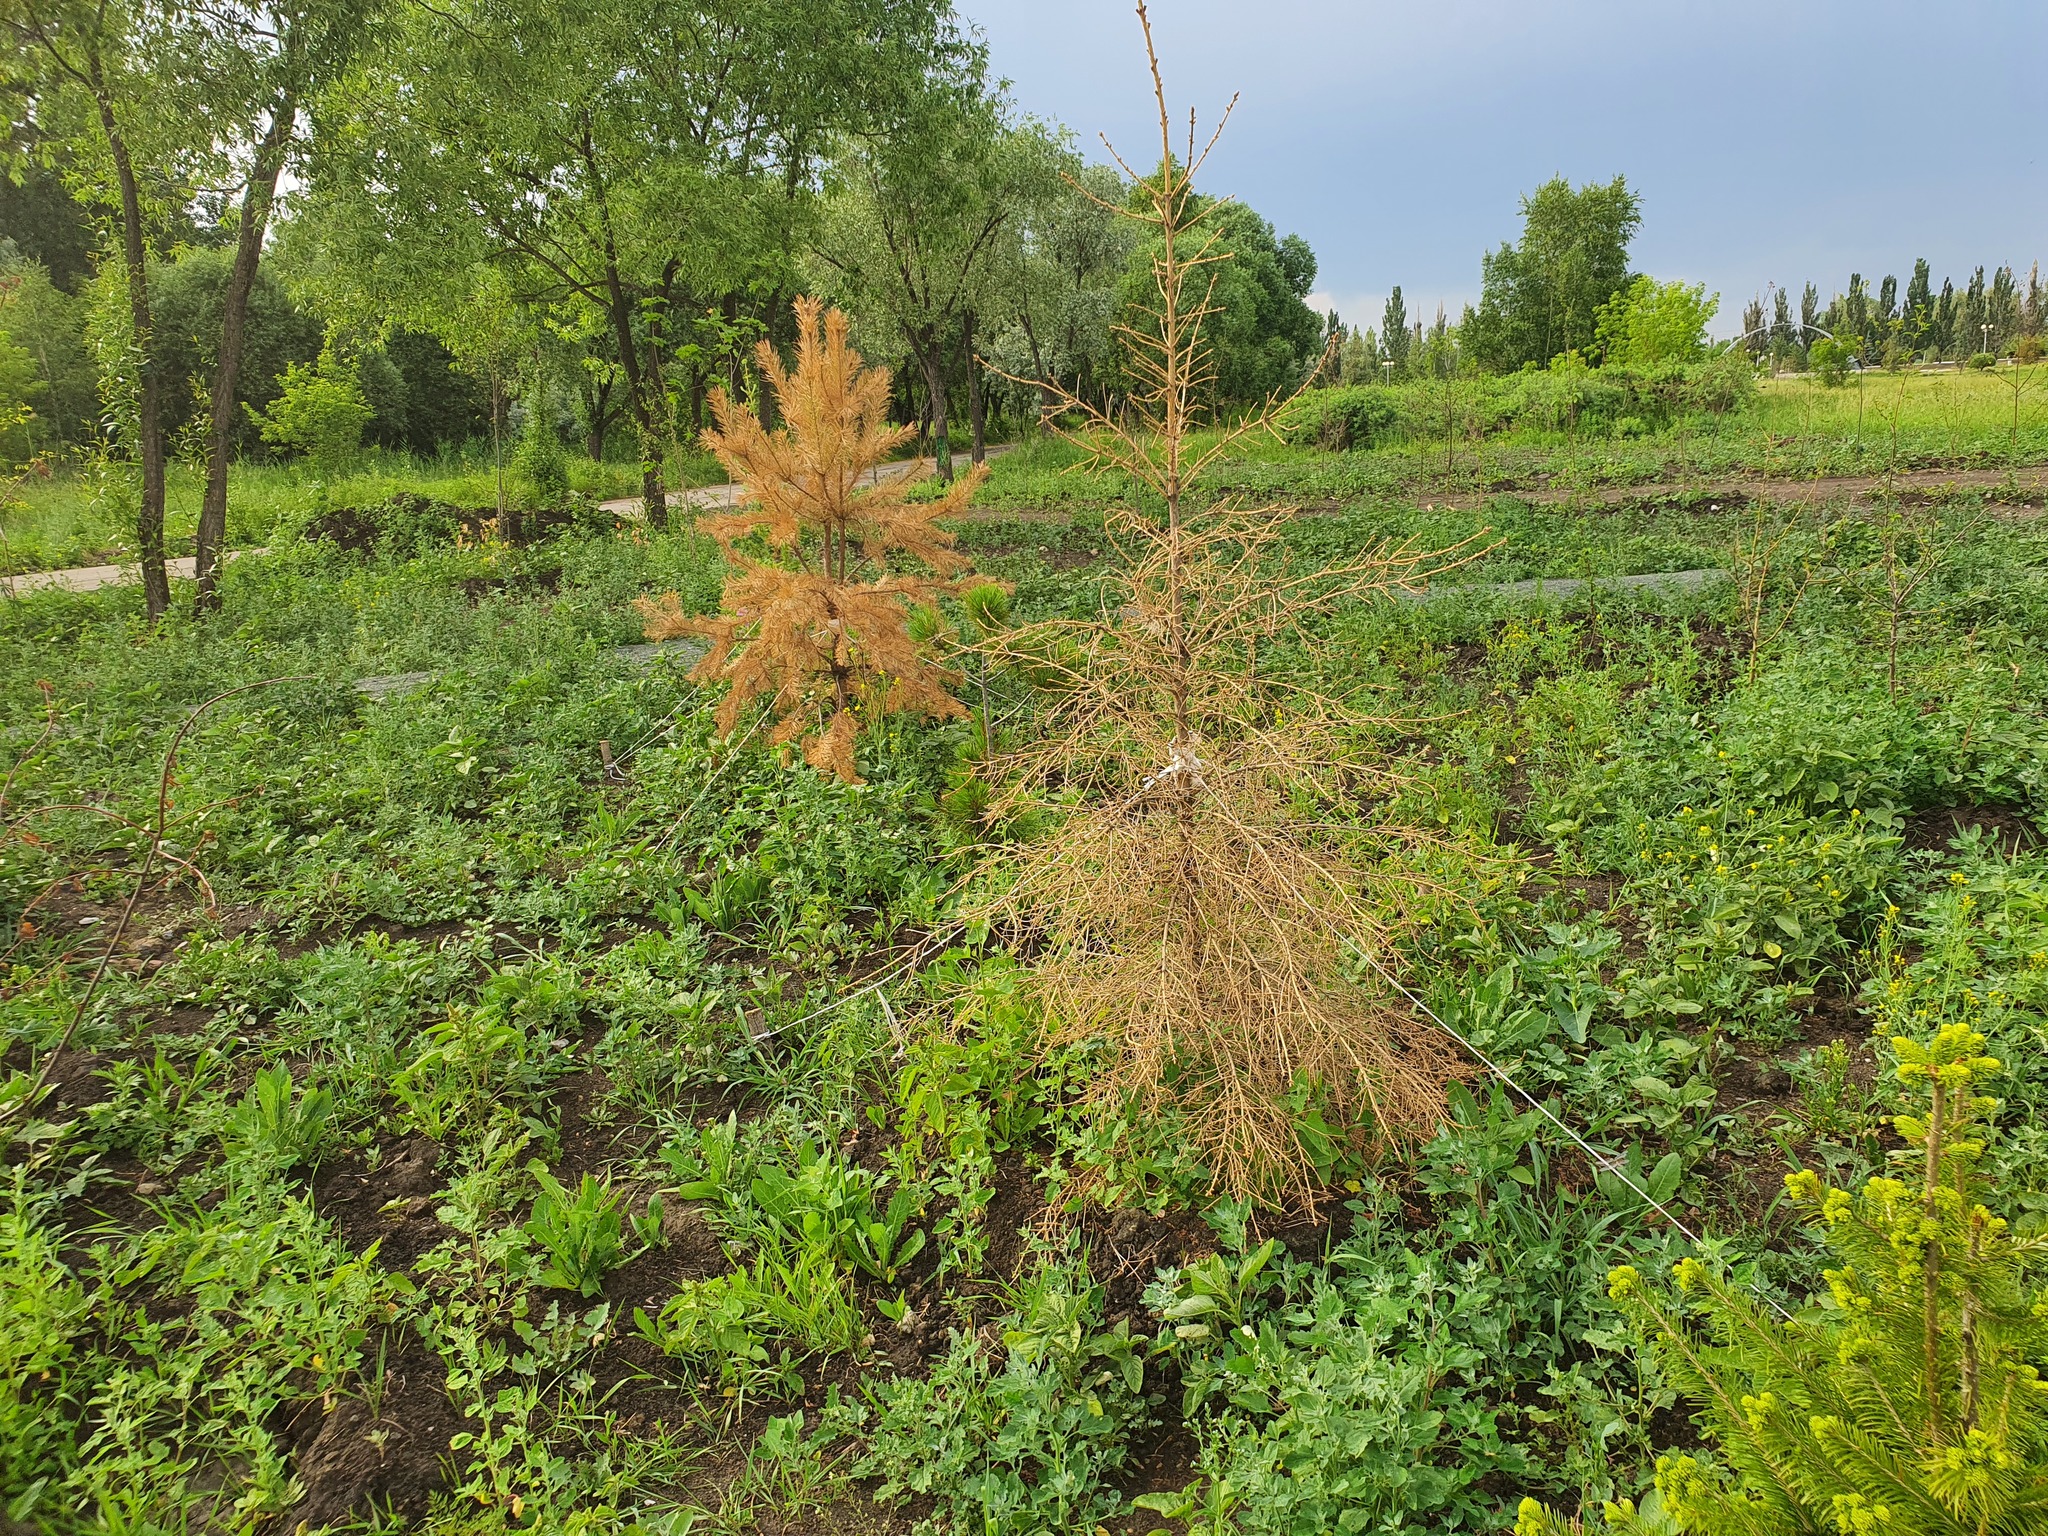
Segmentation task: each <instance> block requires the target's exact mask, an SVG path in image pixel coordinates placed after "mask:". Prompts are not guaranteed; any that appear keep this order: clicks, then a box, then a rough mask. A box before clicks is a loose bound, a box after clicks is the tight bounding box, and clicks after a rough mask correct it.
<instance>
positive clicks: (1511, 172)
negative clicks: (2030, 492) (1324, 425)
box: [956, 0, 2048, 334]
mask: <svg viewBox="0 0 2048 1536" xmlns="http://www.w3.org/2000/svg"><path fill="white" fill-rule="evenodd" d="M956 3H957V5H958V7H959V9H960V10H961V12H962V13H963V14H965V15H966V16H967V17H969V18H970V19H971V20H972V21H974V22H975V23H977V24H978V25H979V26H980V27H981V28H982V30H983V32H984V33H985V34H986V36H987V39H988V42H989V47H990V53H991V56H992V62H993V67H994V70H995V72H996V73H997V74H998V75H1000V76H1002V77H1004V78H1006V79H1008V80H1009V81H1011V82H1012V85H1013V88H1014V94H1015V98H1016V102H1017V105H1018V106H1019V107H1020V108H1021V109H1022V110H1024V111H1026V112H1030V113H1034V114H1036V115H1039V116H1042V117H1050V118H1055V119H1057V120H1059V121H1060V122H1063V123H1065V124H1066V125H1067V126H1068V127H1070V128H1072V129H1073V130H1074V131H1075V133H1076V136H1077V138H1078V139H1079V140H1080V142H1081V145H1082V147H1083V149H1084V150H1088V151H1092V153H1093V155H1094V157H1095V158H1101V157H1102V148H1101V142H1100V140H1099V139H1098V138H1097V135H1098V134H1100V133H1107V134H1108V135H1109V136H1110V139H1111V140H1112V142H1114V143H1115V144H1116V145H1117V147H1118V148H1119V149H1120V150H1123V151H1124V153H1125V157H1126V158H1127V159H1131V157H1132V156H1133V155H1137V156H1143V157H1144V159H1145V160H1146V161H1148V162H1149V161H1152V160H1156V157H1157V148H1156V146H1157V142H1158V139H1157V134H1158V130H1157V128H1156V126H1154V125H1153V120H1152V119H1150V118H1149V117H1148V114H1149V113H1150V112H1151V99H1150V94H1149V89H1148V81H1147V79H1146V77H1145V73H1144V53H1143V48H1142V43H1141V39H1140V35H1139V31H1138V24H1137V19H1136V17H1135V15H1134V14H1133V13H1132V10H1131V6H1130V5H1129V4H1128V3H1127V0H956ZM1151 12H1152V25H1153V30H1154V33H1155V34H1156V36H1157V38H1158V40H1159V45H1160V52H1161V58H1162V62H1163V63H1164V65H1165V69H1166V80H1167V91H1168V95H1169V99H1170V101H1171V102H1172V103H1173V105H1174V106H1175V108H1176V110H1178V111H1179V112H1181V113H1182V114H1183V115H1184V114H1185V112H1186V110H1187V108H1188V107H1190V106H1194V107H1196V108H1197V109H1199V111H1200V113H1201V115H1202V117H1203V119H1204V120H1205V121H1208V120H1211V119H1213V117H1214V115H1215V113H1216V112H1217V111H1218V110H1219V109H1220V108H1221V107H1222V106H1223V105H1224V104H1225V103H1226V102H1227V101H1228V100H1229V99H1230V95H1231V93H1232V92H1233V91H1237V92H1240V93H1242V99H1241V100H1240V102H1239V104H1238V109H1237V113H1236V115H1235V117H1233V119H1232V121H1231V126H1230V129H1229V131H1228V133H1227V134H1226V135H1225V137H1224V140H1223V143H1222V144H1221V145H1220V146H1219V147H1218V149H1217V152H1216V155H1215V157H1214V159H1212V160H1211V161H1210V165H1209V174H1208V176H1207V178H1206V185H1207V189H1208V190H1211V191H1217V192H1228V193H1231V194H1234V195H1236V196H1238V197H1241V198H1243V199H1244V200H1245V201H1247V202H1249V203H1250V204H1251V205H1252V206H1253V207H1254V208H1256V209H1257V210H1258V211H1259V212H1260V213H1262V214H1264V215H1265V216H1266V217H1267V218H1268V219H1270V220H1272V221H1273V223H1274V224H1275V225H1276V226H1277V227H1278V229H1279V231H1280V233H1282V234H1287V233H1289V232H1295V233H1299V234H1301V235H1302V236H1304V237H1305V238H1306V239H1307V240H1308V242H1309V243H1310V244H1311V245H1312V246H1313V247H1314V248H1315V253H1316V257H1317V260H1318V262H1319V263H1320V273H1319V276H1318V278H1317V284H1316V286H1317V303H1318V306H1319V307H1330V306H1334V307H1335V308H1337V309H1338V310H1339V311H1340V312H1342V314H1343V315H1344V317H1345V318H1346V319H1347V320H1349V321H1352V322H1354V323H1361V324H1371V325H1377V324H1378V322H1379V314H1380V306H1381V304H1382V303H1383V301H1384V299H1385V296H1386V293H1387V290H1388V288H1389V287H1391V286H1392V285H1393V284H1395V283H1399V284H1401V285H1402V289H1403V292H1404V293H1405V295H1406V296H1407V300H1408V313H1409V315H1410V317H1411V318H1415V317H1418V316H1424V317H1426V316H1427V315H1428V314H1430V313H1432V312H1433V311H1434V309H1435V306H1436V304H1437V303H1438V302H1440V301H1441V302H1443V303H1444V304H1446V305H1447V306H1448V307H1449V308H1450V310H1451V313H1452V317H1453V318H1455V317H1456V314H1457V310H1458V306H1459V305H1460V304H1462V303H1464V302H1465V301H1466V300H1468V299H1472V298H1475V297H1477V294H1478V290H1479V258H1480V255H1481V253H1482V252H1483V251H1485V250H1487V249H1490V248H1491V247H1493V246H1495V245H1498V244H1499V243H1500V242H1501V241H1502V240H1504V239H1512V238H1513V237H1514V236H1515V234H1516V232H1517V230H1518V229H1519V221H1518V217H1517V202H1516V200H1517V198H1519V197H1520V196H1521V195H1522V194H1523V193H1525V192H1527V191H1529V190H1530V189H1532V188H1534V187H1535V186H1536V185H1537V184H1538V183H1540V182H1542V181H1544V180H1546V179H1548V178H1549V177H1550V176H1552V175H1555V174H1562V175H1565V176H1567V177H1570V178H1571V179H1572V181H1573V182H1574V183H1578V182H1584V181H1589V180H1596V179H1597V180H1601V181H1605V180H1607V179H1609V178H1611V177H1612V176H1614V175H1615V174H1616V173H1617V172H1619V173H1620V174H1622V175H1625V176H1627V177H1628V180H1629V185H1630V186H1632V187H1634V188H1635V189H1636V190H1637V192H1638V193H1640V194H1641V197H1642V201H1643V229H1642V234H1641V235H1640V237H1639V238H1638V239H1637V242H1636V245H1635V247H1634V252H1633V255H1634V260H1635V265H1636V266H1637V267H1638V268H1639V269H1641V270H1644V271H1648V272H1652V273H1655V274H1656V275H1657V276H1658V277H1660V278H1684V279H1686V280H1687V281H1692V282H1705V283H1706V284H1707V285H1708V288H1709V290H1710V291H1714V292H1718V293H1720V294H1721V295H1722V313H1721V315H1720V317H1719V318H1718V320H1717V321H1716V325H1715V329H1716V330H1717V331H1719V332H1721V333H1723V334H1727V333H1729V332H1732V330H1733V329H1734V327H1735V323H1736V322H1737V320H1738V319H1739V317H1740V310H1741V307H1742V304H1743V303H1744V302H1745V301H1746V300H1747V299H1748V298H1749V297H1750V296H1751V295H1752V294H1753V293H1756V292H1758V291H1760V290H1761V289H1763V287H1764V285H1765V284H1766V283H1769V282H1772V281H1776V282H1778V283H1780V284H1783V285H1787V286H1790V287H1792V288H1793V289H1794V290H1795V296H1796V290H1797V288H1798V287H1799V285H1800V284H1802V283H1804V282H1805V281H1807V280H1808V279H1811V280H1813V281H1814V282H1816V283H1818V284H1819V285H1820V288H1821V292H1822V296H1823V299H1825V297H1826V295H1827V294H1828V293H1829V292H1830V291H1831V289H1835V288H1841V287H1844V286H1846V285H1847V282H1848V276H1849V273H1850V272H1851V271H1861V272H1862V273H1864V274H1865V276H1866V277H1868V278H1869V279H1870V285H1871V287H1872V288H1873V289H1875V288H1876V286H1877V282H1878V280H1879V279H1880V278H1881V277H1882V276H1883V275H1884V274H1885V273H1887V272H1895V273H1897V274H1898V276H1899V280H1900V284H1901V286H1902V287H1903V286H1904V283H1905V280H1906V278H1907V276H1908V275H1909V274H1910V273H1911V271H1912V263H1913V258H1914V257H1915V256H1925V257H1927V258H1928V259H1929V260H1930V261H1931V262H1932V263H1933V265H1934V281H1935V286H1936V288H1937V290H1938V289H1939V287H1940V283H1941V279H1942V277H1943V276H1944V275H1948V276H1952V277H1954V278H1955V279H1956V280H1957V286H1958V287H1960V286H1961V285H1962V282H1963V280H1964V279H1966V278H1967V276H1968V274H1969V269H1970V268H1972V267H1974V266H1976V265H1977V264H1978V263H1980V262H1981V263H1984V264H1986V265H1987V266H1995V265H1997V264H1999V263H2003V262H2011V263H2012V264H2013V265H2014V266H2015V267H2016V268H2017V269H2018V271H2019V273H2020V275H2021V278H2022V280H2023V281H2024V278H2025V273H2026V268H2027V266H2028V264H2030V263H2031V262H2033V261H2035V260H2048V73H2044V70H2048V0H1943V3H1940V4H1933V3H1929V0H1919V3H1913V4H1908V3H1902V0H1716V3H1694V4H1690V5H1679V4H1673V3H1670V0H1661V3H1660V0H1633V3H1621V0H1430V3H1427V4H1425V3H1421V0H1406V3H1391V0H1152V4H1151ZM1132 163H1133V164H1134V165H1140V164H1141V162H1140V161H1139V160H1137V159H1132ZM1141 168H1143V167H1142V165H1141Z"/></svg>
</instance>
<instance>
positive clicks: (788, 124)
mask: <svg viewBox="0 0 2048 1536" xmlns="http://www.w3.org/2000/svg"><path fill="white" fill-rule="evenodd" d="M962 46H964V45H963V44H962V43H961V41H960V38H959V35H958V31H957V28H956V26H955V24H954V23H953V21H952V19H951V11H950V8H949V7H948V6H946V5H945V4H943V3H942V0H812V3H808V4H805V5H802V6H794V5H789V4H787V3H784V0H720V3H716V4H690V3H685V4H681V5H677V4H670V3H667V0H663V3H659V4H657V3H654V0H587V3H574V4H572V3H568V0H532V3H527V4H522V5H519V6H516V7H511V8H507V7H503V6H498V5H493V4H490V3H488V0H455V3H453V4H451V5H449V6H446V7H441V6H435V7H414V8H409V9H408V10H407V11H405V12H404V13H403V17H402V20H401V21H400V22H399V23H397V24H396V25H394V26H393V27H392V28H390V29H389V34H388V37H387V39H386V45H385V46H384V47H382V48H380V49H379V50H378V51H377V53H376V55H375V56H374V57H370V58H366V59H365V60H364V62H363V64H362V66H361V68H360V69H359V71H358V74H357V78H356V80H355V82H354V86H353V88H352V89H351V91H350V92H349V93H348V99H349V101H350V102H351V104H352V105H351V111H350V115H349V121H348V122H347V124H346V125H345V130H344V132H343V134H342V136H341V140H340V142H339V144H338V146H337V148H338V150H339V152H338V153H337V154H336V155H335V156H334V157H333V158H332V159H331V160H330V162H329V163H330V171H329V173H328V174H327V175H325V176H324V177H323V178H322V180H321V201H320V209H319V223H320V225H321V228H322V232H323V233H322V238H323V239H324V240H325V241H326V243H327V244H328V246H329V247H330V254H329V256H328V258H327V263H326V264H327V266H328V269H329V270H330V271H332V272H335V273H337V274H343V275H346V274H351V273H353V274H360V278H361V281H362V282H363V283H364V284H365V285H366V286H370V287H374V288H377V289H379V290H381V291H384V292H390V291H394V290H398V289H402V288H403V287H405V286H407V284H408V283H410V282H412V281H413V280H415V279H416V278H417V277H419V276H420V275H422V271H423V269H425V268H431V267H434V266H437V265H439V266H445V267H447V268H448V269H450V270H453V271H457V272H467V271H469V270H470V269H472V268H473V267H474V266H476V265H477V264H479V263H482V264H488V265H491V266H494V267H497V268H498V269H500V270H501V271H502V272H503V273H504V274H505V275H506V277H507V279H508V281H509V283H510V284H511V287H512V291H513V293H514V294H515V296H516V297H518V298H519V299H520V300H522V301H523V302H526V303H528V304H531V305H534V306H548V305H553V306H564V307H568V308H572V309H577V310H580V311H583V312H584V313H585V314H587V315H589V316H591V317H594V318H596V319H598V320H599V321H600V322H601V323H602V325H603V327H604V328H605V329H606V330H607V331H608V332H609V333H610V340H611V351H612V353H613V356H614V359H615V361H616V364H617V367H618V370H619V376H620V381H621V391H622V393H623V395H624V400H625V405H626V408H627V413H628V415H629V416H630V417H631V420H632V422H633V425H634V428H635V430H636V433H637V435H638V439H639V447H640V458H641V463H642V490H643V496H644V499H645V503H646V507H647V512H648V516H649V518H650V519H651V520H652V521H654V522H655V523H657V524H659V523H661V522H662V521H663V520H664V519H665V516H666V510H667V499H666V487H665V477H664V473H663V464H662V460H663V454H664V451H665V449H666V447H667V446H668V445H669V444H670V443H671V442H672V440H673V433H674V422H673V419H672V408H671V401H672V399H673V397H674V395H675V392H676V391H675V388H674V385H675V383H676V381H675V379H674V378H673V377H672V373H673V370H674V367H675V365H676V362H677V357H678V352H679V350H680V348H681V345H682V339H683V337H684V335H685V333H686V331H687V330H688V329H689V327H690V325H691V324H692V323H693V322H694V320H695V319H696V318H701V316H702V313H703V311H704V310H705V309H706V308H707V307H711V306H715V305H718V304H719V303H720V302H721V300H723V299H725V298H727V297H729V296H731V295H735V294H739V293H755V292H767V293H774V292H777V291H779V292H781V293H783V294H787V293H790V292H793V291H795V289H796V288H797V287H798V278H797V273H796V254H795V253H796V252H797V251H798V250H799V249H800V248H801V245H802V243H803V233H804V230H805V228H806V227H807V220H808V215H809V206H810V195H811V189H812V187H813V185H814V183H815V179H816V177H815V171H816V167H817V163H818V161H819V159H820V157H821V156H822V155H823V154H824V153H825V152H826V150H827V149H828V148H829V147H830V145H831V144H832V143H833V142H835V141H836V139H837V138H838V136H840V135H842V134H845V133H848V132H856V131H867V130H868V129H870V128H871V127H872V126H873V124H874V123H875V122H876V121H878V120H880V118H881V117H882V116H883V115H884V114H885V112H886V110H887V104H888V103H889V102H891V101H893V100H894V98H895V97H896V96H898V95H900V94H902V93H904V92H906V91H910V90H914V89H915V88H917V84H918V82H919V81H920V80H921V79H922V78H923V76H924V75H925V73H926V72H928V71H929V70H931V69H933V68H936V67H939V65H938V62H937V61H942V60H944V59H945V58H946V57H948V56H949V55H950V54H951V53H952V52H953V51H955V50H957V49H958V48H960V47H962ZM778 307H779V306H778Z"/></svg>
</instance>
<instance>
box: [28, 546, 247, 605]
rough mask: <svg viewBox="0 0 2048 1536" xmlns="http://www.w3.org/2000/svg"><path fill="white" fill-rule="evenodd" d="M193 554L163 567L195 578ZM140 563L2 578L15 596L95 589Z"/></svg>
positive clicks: (130, 573) (236, 554)
mask: <svg viewBox="0 0 2048 1536" xmlns="http://www.w3.org/2000/svg"><path fill="white" fill-rule="evenodd" d="M267 553H268V551H267V550H261V549H231V550H229V551H227V553H226V554H224V555H223V556H221V558H222V559H223V560H238V559H240V558H241V557H242V556H243V555H261V554H267ZM193 564H194V561H193V558H192V556H190V555H186V556H184V557H183V558H181V559H177V560H166V561H165V562H164V569H165V570H167V571H169V572H170V575H171V580H173V581H191V580H193V579H194V575H195V573H194V571H193ZM141 574H142V567H141V565H140V564H135V565H82V566H78V567H75V568H74V569H72V570H68V571H30V572H28V573H27V574H25V575H21V576H8V577H5V578H4V581H5V584H6V586H7V589H8V591H9V592H10V593H11V594H13V595H14V596H16V597H20V596H23V595H25V594H27V593H30V592H94V591H97V590H99V588H101V587H111V586H113V585H114V584H115V583H116V582H120V581H130V580H135V579H139V578H140V576H141Z"/></svg>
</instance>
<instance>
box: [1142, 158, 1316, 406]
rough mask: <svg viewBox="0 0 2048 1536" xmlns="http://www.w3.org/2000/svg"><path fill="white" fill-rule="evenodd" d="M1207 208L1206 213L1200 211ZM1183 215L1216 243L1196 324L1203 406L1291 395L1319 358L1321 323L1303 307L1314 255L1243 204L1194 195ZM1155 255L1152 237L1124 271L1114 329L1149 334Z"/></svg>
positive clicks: (1297, 239)
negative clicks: (1202, 359) (1201, 358)
mask: <svg viewBox="0 0 2048 1536" xmlns="http://www.w3.org/2000/svg"><path fill="white" fill-rule="evenodd" d="M1212 205H1213V207H1214V213H1213V214H1210V213H1207V212H1205V210H1207V209H1209V208H1211V206H1212ZM1187 216H1188V218H1189V219H1190V220H1191V221H1193V220H1200V221H1202V223H1203V225H1204V228H1205V229H1206V230H1208V231H1210V232H1212V233H1213V234H1214V235H1215V238H1216V245H1215V250H1214V252H1213V254H1214V255H1215V258H1216V264H1215V265H1214V266H1213V267H1211V268H1210V269H1209V271H1208V273H1207V274H1205V280H1206V278H1207V277H1210V276H1213V278H1214V286H1213V287H1211V288H1210V289H1209V292H1208V302H1207V305H1206V308H1207V309H1208V311H1209V312H1208V313H1207V314H1206V315H1205V316H1203V318H1202V320H1201V322H1200V324H1201V340H1200V345H1201V347H1202V349H1203V350H1204V353H1205V355H1206V372H1207V378H1206V379H1205V380H1204V381H1203V388H1202V390H1201V396H1202V400H1203V403H1204V404H1208V405H1213V404H1217V403H1220V402H1224V401H1237V402H1246V401H1255V400H1264V399H1268V398H1270V397H1272V396H1274V395H1276V394H1280V393H1283V392H1286V391H1289V390H1292V389H1294V388H1295V387H1296V386H1297V385H1299V384H1300V383H1301V382H1302V380H1303V379H1304V378H1306V377H1307V375H1308V371H1309V370H1310V369H1311V368H1313V367H1314V366H1315V363H1316V360H1317V358H1318V357H1320V356H1321V355H1322V342H1323V321H1322V317H1321V316H1319V315H1318V314H1317V313H1316V312H1315V311H1314V310H1312V309H1310V308H1309V307H1308V304H1307V302H1306V301H1307V299H1308V294H1309V290H1310V289H1311V288H1313V287H1314V286H1315V280H1316V259H1315V253H1314V252H1313V251H1311V250H1310V249H1309V246H1308V242H1307V241H1305V240H1303V239H1302V238H1301V237H1300V236H1299V235H1288V236H1287V237H1286V238H1285V239H1281V238H1279V237H1278V236H1276V235H1275V233H1274V231H1273V226H1272V225H1271V224H1269V223H1268V222H1267V221H1266V220H1265V219H1263V218H1261V217H1260V216H1259V215H1258V214H1257V213H1255V212H1253V211H1252V209H1250V208H1248V207H1247V206H1245V205H1244V204H1243V203H1238V202H1229V201H1220V200H1217V199H1212V198H1207V197H1202V196H1199V195H1197V196H1196V197H1195V198H1194V201H1193V202H1192V203H1191V204H1190V206H1189V209H1188V214H1187ZM1158 255H1159V240H1158V238H1157V237H1154V238H1151V239H1147V240H1145V241H1142V242H1140V243H1139V244H1138V245H1137V246H1136V248H1135V249H1134V250H1133V251H1132V252H1131V256H1130V259H1129V261H1128V263H1127V264H1126V266H1125V268H1124V277H1123V284H1122V291H1121V294H1120V300H1121V303H1120V309H1121V314H1120V316H1119V319H1118V324H1119V325H1121V326H1124V327H1127V328H1129V329H1131V330H1133V331H1135V332H1138V333H1140V334H1143V335H1151V334H1152V333H1153V332H1154V331H1156V329H1157V321H1156V319H1155V318H1154V316H1153V306H1154V305H1156V303H1157V297H1158V280H1157V278H1156V277H1155V276H1154V274H1153V267H1154V264H1155V262H1156V261H1157V259H1158ZM1124 382H1125V384H1126V385H1127V386H1128V385H1130V384H1133V383H1134V382H1135V381H1134V380H1131V379H1126V380H1125V381H1124Z"/></svg>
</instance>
